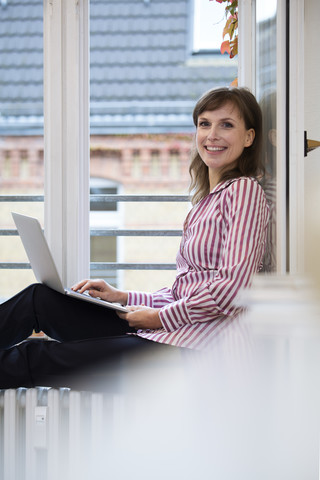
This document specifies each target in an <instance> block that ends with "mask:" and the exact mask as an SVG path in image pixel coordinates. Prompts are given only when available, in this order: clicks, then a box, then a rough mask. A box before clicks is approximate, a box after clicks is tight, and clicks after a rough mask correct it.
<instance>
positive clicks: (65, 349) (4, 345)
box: [0, 284, 185, 390]
mask: <svg viewBox="0 0 320 480" xmlns="http://www.w3.org/2000/svg"><path fill="white" fill-rule="evenodd" d="M33 330H36V331H43V332H45V333H46V334H47V335H48V336H49V337H50V338H52V339H55V340H56V341H43V340H27V341H25V342H23V340H25V339H26V338H27V337H29V335H30V334H31V333H32V331H33ZM127 333H134V329H132V328H131V327H129V325H128V323H127V322H126V321H125V320H122V319H120V318H119V317H118V316H117V314H116V313H115V312H114V311H113V310H111V309H106V308H104V307H101V306H98V305H95V304H92V303H88V302H84V301H81V300H77V299H75V298H72V297H69V296H68V295H63V294H60V293H58V292H55V291H54V290H52V289H50V288H48V287H46V286H45V285H41V284H34V285H31V286H30V287H28V288H26V289H25V290H23V291H22V292H20V293H18V294H17V295H16V296H14V297H12V298H11V299H10V300H8V301H7V302H5V303H3V304H1V305H0V349H1V350H0V388H16V387H34V386H49V387H70V388H80V389H94V390H108V388H109V380H110V378H113V379H114V378H116V376H117V375H119V373H120V372H123V370H124V369H128V368H129V369H130V368H131V370H132V367H133V366H136V367H137V368H140V369H142V371H143V370H145V369H146V368H147V369H148V371H149V372H150V369H151V370H152V364H153V363H154V364H155V365H157V366H159V362H162V360H161V358H165V359H166V360H165V362H164V364H165V365H166V366H168V365H170V359H171V360H172V361H176V360H177V359H179V360H180V354H181V352H182V351H183V350H185V349H180V348H177V347H173V346H170V345H165V344H159V343H156V342H152V341H149V340H146V339H143V338H140V337H137V336H135V335H127ZM19 342H22V343H20V344H19V345H17V344H18V343H19ZM168 359H169V363H168ZM112 388H114V385H113V387H112Z"/></svg>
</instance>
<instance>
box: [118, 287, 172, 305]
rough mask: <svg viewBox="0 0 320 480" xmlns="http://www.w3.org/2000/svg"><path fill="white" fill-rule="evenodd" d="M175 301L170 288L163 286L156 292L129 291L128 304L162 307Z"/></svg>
mask: <svg viewBox="0 0 320 480" xmlns="http://www.w3.org/2000/svg"><path fill="white" fill-rule="evenodd" d="M172 302H174V298H173V296H172V292H171V290H170V288H166V287H165V288H162V289H161V290H158V291H157V292H154V293H146V292H135V291H129V292H128V302H127V304H128V305H145V306H146V307H152V308H162V307H164V306H165V305H167V304H169V303H172Z"/></svg>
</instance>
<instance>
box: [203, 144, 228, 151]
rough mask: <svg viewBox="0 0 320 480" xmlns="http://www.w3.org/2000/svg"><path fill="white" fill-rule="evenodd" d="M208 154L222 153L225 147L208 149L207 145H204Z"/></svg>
mask: <svg viewBox="0 0 320 480" xmlns="http://www.w3.org/2000/svg"><path fill="white" fill-rule="evenodd" d="M204 148H205V149H206V150H207V151H208V152H222V151H223V150H225V149H226V148H227V147H209V146H208V145H205V147H204Z"/></svg>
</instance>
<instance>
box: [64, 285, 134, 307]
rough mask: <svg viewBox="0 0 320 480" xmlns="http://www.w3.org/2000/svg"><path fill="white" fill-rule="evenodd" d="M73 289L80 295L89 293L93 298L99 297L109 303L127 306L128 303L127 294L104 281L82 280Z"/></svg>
mask: <svg viewBox="0 0 320 480" xmlns="http://www.w3.org/2000/svg"><path fill="white" fill-rule="evenodd" d="M71 289H72V290H74V291H75V292H79V293H84V292H88V293H89V295H90V296H91V297H94V298H97V297H99V298H101V299H102V300H105V301H107V302H116V303H120V304H121V305H126V304H127V301H128V293H127V292H123V291H122V290H118V289H117V288H115V287H112V286H111V285H109V284H108V283H107V282H105V281H104V280H81V282H79V283H76V284H75V285H73V287H71Z"/></svg>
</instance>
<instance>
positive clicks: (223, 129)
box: [189, 87, 264, 204]
mask: <svg viewBox="0 0 320 480" xmlns="http://www.w3.org/2000/svg"><path fill="white" fill-rule="evenodd" d="M193 122H194V124H195V126H196V128H197V131H196V149H195V150H194V152H193V158H192V161H191V165H190V169H189V170H190V175H191V186H190V191H191V192H192V194H193V203H194V204H195V203H197V202H198V201H199V200H201V198H203V197H204V196H205V195H207V194H208V193H209V192H210V191H211V189H212V188H213V187H214V186H215V185H216V184H217V182H221V181H222V180H227V179H231V178H238V177H241V176H253V177H260V176H262V175H263V173H264V168H263V163H262V158H261V145H262V114H261V109H260V107H259V105H258V103H257V101H256V99H255V97H254V95H252V93H251V92H250V91H249V90H247V89H245V88H227V87H223V88H217V89H213V90H210V91H209V92H206V93H205V94H204V95H203V96H202V97H201V98H200V100H199V101H198V103H197V104H196V106H195V108H194V111H193ZM217 147H218V150H217Z"/></svg>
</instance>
